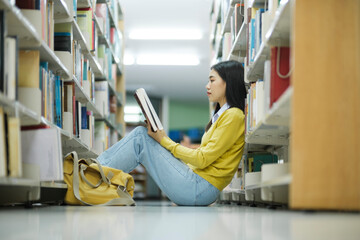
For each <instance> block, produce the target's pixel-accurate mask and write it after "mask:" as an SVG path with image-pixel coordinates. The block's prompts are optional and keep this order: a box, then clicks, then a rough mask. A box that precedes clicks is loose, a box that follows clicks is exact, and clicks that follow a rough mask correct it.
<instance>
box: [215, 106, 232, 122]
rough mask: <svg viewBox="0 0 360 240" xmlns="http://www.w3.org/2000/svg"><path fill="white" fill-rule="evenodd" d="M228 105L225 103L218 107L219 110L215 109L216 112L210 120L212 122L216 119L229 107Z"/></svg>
mask: <svg viewBox="0 0 360 240" xmlns="http://www.w3.org/2000/svg"><path fill="white" fill-rule="evenodd" d="M229 108H230V106H229V104H227V103H225V104H224V105H223V106H222V107H221V108H220V109H219V111H217V113H215V114H214V116H213V117H212V118H211V122H212V123H214V122H216V120H218V118H219V117H220V116H221V114H223V113H224V112H225V111H226V110H227V109H229Z"/></svg>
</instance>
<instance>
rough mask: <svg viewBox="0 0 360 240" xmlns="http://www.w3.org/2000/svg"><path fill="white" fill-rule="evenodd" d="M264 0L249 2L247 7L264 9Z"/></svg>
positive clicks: (250, 0)
mask: <svg viewBox="0 0 360 240" xmlns="http://www.w3.org/2000/svg"><path fill="white" fill-rule="evenodd" d="M265 1H266V0H249V7H264V5H265Z"/></svg>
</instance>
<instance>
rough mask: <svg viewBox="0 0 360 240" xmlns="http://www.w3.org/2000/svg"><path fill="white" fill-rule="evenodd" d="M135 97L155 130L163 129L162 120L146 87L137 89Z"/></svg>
mask: <svg viewBox="0 0 360 240" xmlns="http://www.w3.org/2000/svg"><path fill="white" fill-rule="evenodd" d="M134 96H135V99H136V101H137V102H138V104H139V106H140V108H141V111H142V112H143V114H144V116H145V118H146V120H147V121H148V122H149V123H150V126H151V128H152V130H153V132H156V131H157V130H158V129H159V130H163V129H164V127H163V125H162V124H161V122H160V119H159V117H158V115H157V114H156V112H155V109H154V107H153V105H152V104H151V102H150V99H149V97H148V95H147V94H146V92H145V89H143V88H139V89H137V90H136V91H135V94H134Z"/></svg>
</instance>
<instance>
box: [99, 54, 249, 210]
mask: <svg viewBox="0 0 360 240" xmlns="http://www.w3.org/2000/svg"><path fill="white" fill-rule="evenodd" d="M206 93H207V96H208V98H209V101H210V102H216V107H215V111H214V115H213V117H212V118H211V119H210V121H209V123H208V125H207V126H206V128H205V133H204V135H203V137H202V139H201V143H200V146H199V147H198V148H196V149H192V148H188V147H186V146H183V145H181V144H179V143H175V142H174V141H172V140H171V139H170V138H169V137H168V136H167V134H166V133H165V131H163V130H158V131H156V132H152V131H151V127H150V125H149V124H147V128H146V127H142V126H140V127H137V128H135V129H134V130H133V131H132V132H131V133H129V134H128V135H127V136H126V137H124V138H123V139H122V140H120V141H119V142H117V143H116V144H114V145H113V146H112V147H110V148H109V149H108V150H106V151H105V152H103V153H102V154H101V155H100V156H99V157H98V158H97V159H98V160H99V161H100V163H101V164H102V165H105V166H109V167H112V168H117V169H121V170H123V171H124V172H131V171H132V170H133V169H134V168H135V167H136V166H138V165H139V164H142V165H143V166H144V167H145V168H146V171H147V173H148V174H150V175H151V177H152V178H153V179H154V181H155V182H156V184H157V185H158V186H159V188H160V189H161V190H162V191H163V193H164V194H165V195H166V196H167V197H168V198H169V199H170V200H171V201H172V202H174V203H175V204H178V205H190V206H207V205H210V204H212V203H213V202H215V201H216V199H217V197H218V195H219V193H220V191H222V189H224V188H225V187H226V186H227V185H228V184H229V183H230V182H231V180H232V178H233V176H234V174H235V172H236V170H237V169H238V166H239V162H240V159H241V156H242V154H243V150H244V145H245V133H244V132H245V115H244V108H245V97H246V88H245V83H244V69H243V66H242V65H241V63H239V62H236V61H224V62H220V63H217V64H215V65H214V66H212V67H211V68H210V73H209V77H208V82H207V84H206Z"/></svg>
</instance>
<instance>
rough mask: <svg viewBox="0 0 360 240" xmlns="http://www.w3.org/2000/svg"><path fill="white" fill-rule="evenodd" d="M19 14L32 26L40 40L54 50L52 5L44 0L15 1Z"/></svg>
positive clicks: (51, 2)
mask: <svg viewBox="0 0 360 240" xmlns="http://www.w3.org/2000/svg"><path fill="white" fill-rule="evenodd" d="M16 5H17V7H19V8H20V9H21V13H22V14H23V15H24V16H25V17H26V18H27V19H28V20H29V22H30V23H31V24H32V25H33V26H34V28H35V30H36V32H37V34H38V36H39V38H40V39H42V40H43V41H45V43H46V44H47V45H48V46H49V47H50V49H51V50H54V3H53V1H46V0H35V1H34V0H23V1H16Z"/></svg>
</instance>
